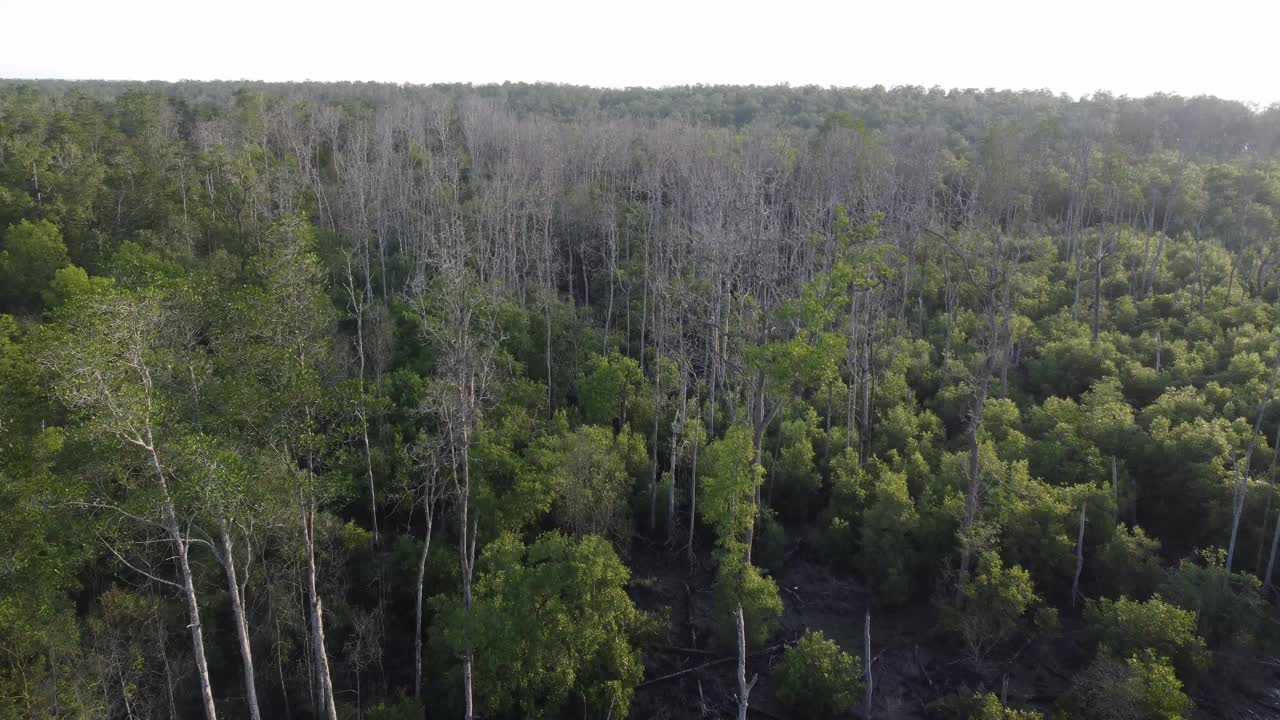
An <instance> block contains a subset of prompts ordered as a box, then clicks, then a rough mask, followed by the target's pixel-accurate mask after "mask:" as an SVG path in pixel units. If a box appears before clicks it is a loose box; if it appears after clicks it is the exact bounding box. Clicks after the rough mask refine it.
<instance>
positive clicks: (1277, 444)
mask: <svg viewBox="0 0 1280 720" xmlns="http://www.w3.org/2000/svg"><path fill="white" fill-rule="evenodd" d="M1271 447H1272V450H1271V480H1270V483H1269V484H1270V488H1268V492H1267V504H1266V507H1265V508H1263V510H1262V532H1261V533H1259V534H1258V558H1257V560H1255V561H1254V563H1253V567H1254V568H1256V569H1257V570H1258V571H1259V572H1260V571H1261V570H1262V551H1263V550H1264V549H1266V545H1267V523H1268V522H1270V521H1269V520H1268V518H1270V517H1271V501H1272V500H1273V499H1274V497H1275V494H1276V462H1277V461H1278V460H1280V425H1277V426H1276V438H1275V440H1274V441H1272V443H1271Z"/></svg>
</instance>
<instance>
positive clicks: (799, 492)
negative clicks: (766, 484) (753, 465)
mask: <svg viewBox="0 0 1280 720" xmlns="http://www.w3.org/2000/svg"><path fill="white" fill-rule="evenodd" d="M821 437H822V431H821V430H820V429H819V427H818V412H817V411H816V410H814V409H813V408H812V407H810V406H807V405H806V406H805V408H804V411H803V413H802V414H801V415H800V417H797V418H793V419H787V420H783V421H782V431H781V435H780V437H779V444H780V445H781V448H780V450H779V453H778V457H777V461H776V462H774V463H773V465H772V467H771V468H770V482H771V483H772V485H771V493H772V496H773V506H774V507H776V508H778V509H779V511H780V513H781V514H782V516H783V517H785V518H788V519H791V520H804V519H806V518H807V517H808V515H809V506H810V503H812V502H813V501H814V499H815V496H816V494H817V491H818V486H819V483H820V482H821V478H820V477H819V475H818V470H817V467H816V466H815V465H814V458H815V452H814V443H815V442H817V441H819V439H820V438H821Z"/></svg>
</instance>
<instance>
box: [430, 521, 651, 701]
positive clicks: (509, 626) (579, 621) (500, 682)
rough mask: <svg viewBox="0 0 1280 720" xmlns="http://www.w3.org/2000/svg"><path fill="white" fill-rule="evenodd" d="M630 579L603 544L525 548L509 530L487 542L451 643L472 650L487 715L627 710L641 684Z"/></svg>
mask: <svg viewBox="0 0 1280 720" xmlns="http://www.w3.org/2000/svg"><path fill="white" fill-rule="evenodd" d="M629 578H630V573H629V572H628V570H627V568H626V567H625V566H624V565H623V564H622V563H621V562H620V561H619V560H618V557H617V555H616V554H614V552H613V550H612V548H610V547H609V544H608V543H607V542H606V541H604V540H603V539H601V538H599V537H595V536H590V535H588V536H586V537H584V538H582V539H580V540H573V539H570V538H568V537H565V536H563V535H560V534H558V533H548V534H545V535H543V536H541V537H540V538H538V540H537V541H536V542H534V543H533V544H532V545H528V546H525V545H524V544H522V543H521V542H520V541H519V540H518V539H517V538H516V537H515V536H514V535H510V534H504V535H501V536H499V537H498V538H497V539H496V540H494V541H493V542H492V543H490V544H489V545H488V546H486V548H485V551H484V554H483V557H482V558H481V559H480V565H479V575H478V577H477V580H476V585H475V606H474V608H473V611H472V613H471V614H470V617H469V618H468V617H466V616H464V615H463V614H462V612H461V609H460V608H458V607H454V608H453V609H452V610H451V611H450V614H449V616H448V617H449V618H450V621H449V622H448V624H446V625H445V630H444V632H445V638H446V640H447V642H448V643H449V645H450V646H451V647H452V648H453V649H454V651H455V652H461V651H462V649H463V648H464V647H466V645H467V643H470V644H471V646H472V647H474V649H475V658H476V660H475V662H476V676H477V678H478V680H477V691H478V695H479V698H480V699H481V705H482V707H484V708H487V711H486V714H490V713H509V712H512V711H518V712H519V714H520V715H521V716H523V717H529V718H541V717H562V716H563V714H564V713H565V712H567V711H568V710H569V708H581V709H583V711H584V712H585V714H586V716H587V717H598V716H602V715H604V714H607V713H608V711H609V709H610V708H613V709H614V712H622V713H623V714H624V715H625V714H626V710H627V708H629V707H630V705H631V694H632V691H633V689H634V688H635V685H636V684H637V683H638V682H639V681H640V677H641V675H642V673H643V667H642V666H641V664H640V653H639V651H638V650H637V649H636V648H635V647H634V645H633V644H632V642H633V638H634V636H635V634H636V633H637V632H638V631H639V630H640V628H641V627H642V616H641V615H640V613H639V611H637V610H636V609H635V606H634V605H632V603H631V599H630V598H629V597H627V594H626V591H625V586H626V584H627V581H628V580H629Z"/></svg>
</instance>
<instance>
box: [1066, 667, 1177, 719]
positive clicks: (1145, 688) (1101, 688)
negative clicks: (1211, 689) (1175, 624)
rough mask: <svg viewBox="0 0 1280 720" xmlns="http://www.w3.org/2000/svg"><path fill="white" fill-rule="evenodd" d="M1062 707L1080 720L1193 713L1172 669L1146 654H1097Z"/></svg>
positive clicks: (1154, 716) (1173, 715)
mask: <svg viewBox="0 0 1280 720" xmlns="http://www.w3.org/2000/svg"><path fill="white" fill-rule="evenodd" d="M1062 705H1063V708H1064V709H1065V710H1066V711H1067V712H1068V713H1070V717H1073V718H1081V719H1082V720H1186V719H1187V718H1190V717H1191V714H1192V712H1193V711H1194V710H1195V704H1194V703H1192V702H1191V700H1190V698H1188V697H1187V696H1186V693H1184V692H1183V691H1182V683H1181V682H1180V681H1179V680H1178V676H1177V675H1176V674H1175V673H1174V670H1173V668H1172V667H1170V666H1169V665H1168V664H1167V663H1166V662H1165V661H1164V660H1163V659H1162V658H1159V657H1156V656H1154V655H1152V654H1151V653H1149V652H1147V653H1140V654H1137V655H1132V656H1129V657H1128V658H1125V659H1119V658H1116V657H1113V656H1110V655H1105V654H1104V655H1099V656H1098V658H1097V659H1096V660H1094V661H1093V663H1092V664H1091V665H1089V667H1088V668H1086V669H1085V670H1084V671H1083V672H1081V673H1080V674H1079V675H1077V676H1076V677H1075V679H1074V680H1073V681H1072V687H1071V691H1070V692H1069V693H1068V694H1067V695H1066V697H1065V698H1064V699H1063V703H1062Z"/></svg>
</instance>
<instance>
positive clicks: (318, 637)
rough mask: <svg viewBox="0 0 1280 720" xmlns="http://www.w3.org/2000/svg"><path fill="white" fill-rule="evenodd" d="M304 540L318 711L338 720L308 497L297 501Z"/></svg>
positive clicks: (312, 516)
mask: <svg viewBox="0 0 1280 720" xmlns="http://www.w3.org/2000/svg"><path fill="white" fill-rule="evenodd" d="M301 510H302V523H303V534H304V536H305V538H304V540H305V542H306V545H307V548H306V550H307V592H308V594H309V595H310V620H311V647H312V652H313V654H314V655H315V669H316V681H317V682H318V683H319V685H320V705H321V707H320V708H319V713H318V714H319V715H321V716H322V717H326V718H328V720H338V707H337V705H336V704H335V703H334V701H333V680H332V678H331V676H330V675H329V652H328V651H327V650H326V649H325V645H324V607H323V605H322V604H321V602H320V594H319V592H318V591H317V589H316V535H315V533H316V525H315V523H316V511H315V507H314V506H313V505H312V503H311V501H309V500H303V501H302V505H301Z"/></svg>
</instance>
